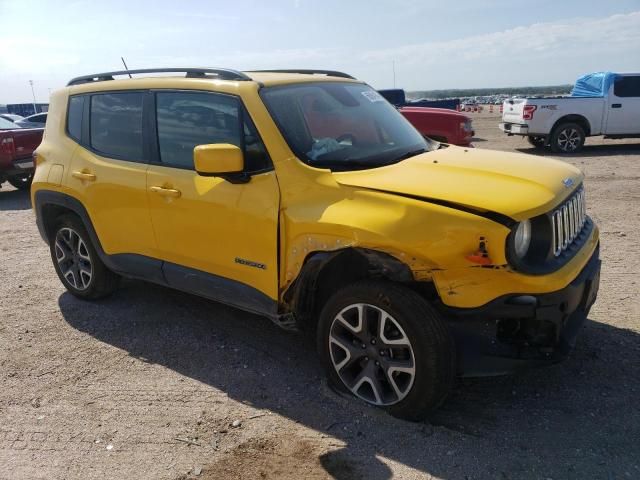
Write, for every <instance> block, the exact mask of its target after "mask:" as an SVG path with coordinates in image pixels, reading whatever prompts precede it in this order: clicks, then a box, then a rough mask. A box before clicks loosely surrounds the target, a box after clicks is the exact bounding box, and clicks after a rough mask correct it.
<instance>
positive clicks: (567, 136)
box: [550, 123, 585, 153]
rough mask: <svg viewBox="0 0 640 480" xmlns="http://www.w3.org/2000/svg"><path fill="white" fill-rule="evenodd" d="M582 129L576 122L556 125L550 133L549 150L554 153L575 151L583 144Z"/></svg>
mask: <svg viewBox="0 0 640 480" xmlns="http://www.w3.org/2000/svg"><path fill="white" fill-rule="evenodd" d="M584 140H585V133H584V129H583V128H582V127H581V126H580V125H578V124H577V123H563V124H561V125H558V126H557V127H556V128H555V129H554V130H553V133H552V134H551V142H550V143H551V150H553V151H554V152H556V153H575V152H578V151H580V149H581V148H582V146H583V145H584Z"/></svg>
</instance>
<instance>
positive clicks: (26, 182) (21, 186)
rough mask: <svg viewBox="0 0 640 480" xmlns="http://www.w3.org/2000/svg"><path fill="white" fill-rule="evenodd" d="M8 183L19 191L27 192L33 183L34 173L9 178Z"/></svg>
mask: <svg viewBox="0 0 640 480" xmlns="http://www.w3.org/2000/svg"><path fill="white" fill-rule="evenodd" d="M7 181H8V182H9V183H10V184H11V185H13V186H14V187H16V188H17V189H18V190H26V189H28V188H29V187H30V186H31V182H32V181H33V173H26V174H22V175H15V176H13V177H9V178H7Z"/></svg>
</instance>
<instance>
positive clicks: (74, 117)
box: [67, 97, 85, 142]
mask: <svg viewBox="0 0 640 480" xmlns="http://www.w3.org/2000/svg"><path fill="white" fill-rule="evenodd" d="M84 98H85V97H71V98H70V99H69V110H68V111H67V132H68V133H69V136H70V137H71V138H73V139H74V140H76V141H77V142H79V141H80V139H81V138H82V111H83V109H84Z"/></svg>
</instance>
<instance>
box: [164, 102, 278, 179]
mask: <svg viewBox="0 0 640 480" xmlns="http://www.w3.org/2000/svg"><path fill="white" fill-rule="evenodd" d="M241 109H243V106H242V104H241V103H240V101H239V100H238V99H237V98H235V97H232V96H230V95H221V94H215V93H203V92H166V93H164V92H160V93H157V94H156V118H157V122H158V147H159V151H160V159H159V160H160V162H161V163H162V164H164V165H167V166H171V167H177V168H185V169H190V170H193V168H194V166H193V149H194V147H195V146H197V145H207V144H210V143H230V144H233V145H236V146H238V147H240V148H243V147H244V149H245V152H244V154H245V171H247V172H256V171H260V170H265V169H266V168H268V166H269V165H270V162H269V159H268V156H267V152H266V149H265V147H264V144H263V143H262V140H260V137H259V136H258V132H257V131H256V129H255V126H254V125H253V122H251V119H250V118H249V115H248V114H247V112H246V111H244V110H242V117H243V119H244V123H243V126H242V129H241V128H240V119H239V115H240V112H241Z"/></svg>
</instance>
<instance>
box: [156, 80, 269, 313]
mask: <svg viewBox="0 0 640 480" xmlns="http://www.w3.org/2000/svg"><path fill="white" fill-rule="evenodd" d="M154 103H155V107H154V108H155V115H154V116H153V117H154V118H155V119H156V122H155V124H154V125H155V128H156V130H157V138H156V141H155V142H154V147H155V149H156V150H155V153H154V154H153V159H152V160H153V161H152V163H151V165H150V166H149V171H148V177H147V178H148V179H147V194H148V198H149V205H150V209H151V217H152V220H153V227H154V231H155V235H156V238H157V243H158V246H157V253H156V257H157V258H160V259H162V260H164V261H165V262H166V263H165V264H164V265H163V271H164V275H165V277H166V279H167V282H168V283H169V285H171V286H173V287H175V288H178V289H182V290H187V291H190V292H193V293H198V294H200V295H203V296H205V297H209V298H214V299H216V300H220V301H222V302H225V303H229V304H232V305H236V306H239V307H241V308H245V309H247V310H252V311H257V312H259V313H268V312H269V311H271V310H273V311H271V313H275V310H274V309H275V307H276V305H277V304H276V303H275V300H277V298H278V261H277V259H278V257H277V254H278V212H279V195H280V192H279V188H278V182H277V179H276V175H275V171H274V170H273V168H272V167H271V162H270V160H269V157H268V155H267V152H266V150H265V147H264V145H263V143H262V140H261V139H260V137H259V135H258V132H257V130H256V128H255V126H254V124H253V122H252V121H251V118H250V117H249V115H248V113H247V112H246V110H245V109H244V107H243V105H242V102H241V101H240V99H239V98H237V97H235V96H231V95H225V94H218V93H212V92H199V91H171V90H163V91H157V92H154ZM211 143H231V144H234V145H237V146H239V147H240V148H242V149H243V150H244V158H245V172H246V173H247V178H246V179H247V180H248V181H246V182H244V183H243V182H232V181H229V180H225V179H224V178H220V177H212V176H201V175H198V173H197V172H196V171H195V170H194V164H193V149H194V147H195V146H197V145H206V144H211Z"/></svg>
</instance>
